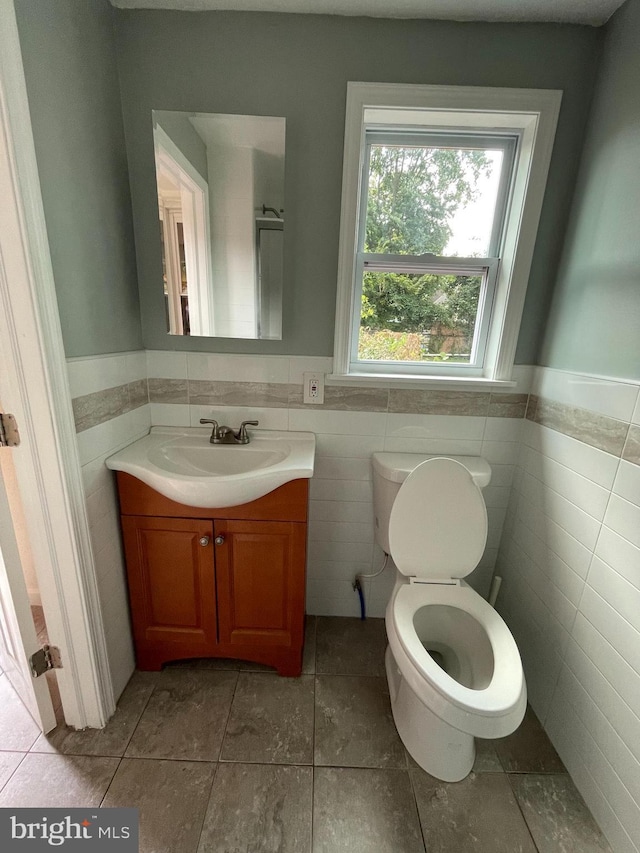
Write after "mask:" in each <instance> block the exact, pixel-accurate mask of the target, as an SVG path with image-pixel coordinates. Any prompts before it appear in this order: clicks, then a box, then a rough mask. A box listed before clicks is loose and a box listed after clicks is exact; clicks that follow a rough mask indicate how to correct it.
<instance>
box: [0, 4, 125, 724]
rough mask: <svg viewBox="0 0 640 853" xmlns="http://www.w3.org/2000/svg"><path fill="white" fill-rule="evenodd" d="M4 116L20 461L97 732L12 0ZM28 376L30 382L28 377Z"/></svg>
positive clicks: (78, 690) (94, 615) (53, 305)
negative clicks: (21, 269)
mask: <svg viewBox="0 0 640 853" xmlns="http://www.w3.org/2000/svg"><path fill="white" fill-rule="evenodd" d="M0 26H1V28H2V33H3V42H2V50H1V51H0V99H1V104H0V108H1V109H2V119H3V124H4V126H5V128H6V133H7V145H8V149H9V151H10V152H11V153H12V167H13V174H14V188H13V189H14V195H15V203H16V206H17V207H18V209H20V210H21V211H22V221H21V223H20V230H21V235H20V236H21V246H19V247H17V250H19V251H22V252H23V253H24V256H25V258H26V261H27V264H28V265H29V267H30V276H29V287H28V292H25V291H24V290H22V291H21V292H18V293H16V292H15V288H13V289H12V288H10V287H9V283H8V281H7V280H6V279H5V278H4V277H0V296H1V298H2V301H3V305H4V309H5V316H6V322H7V327H8V329H9V338H10V340H9V341H8V346H7V351H8V353H9V355H10V357H11V358H12V359H13V364H10V370H9V373H10V382H12V390H13V391H14V392H15V393H13V394H12V399H11V400H10V401H5V404H6V405H11V407H12V409H13V410H14V412H15V413H16V415H17V416H19V417H20V421H21V423H20V427H21V430H22V434H23V437H24V441H23V446H22V448H21V451H22V452H21V453H20V454H17V453H16V456H15V463H16V471H17V475H18V481H19V485H20V489H21V494H22V499H23V502H24V505H25V517H26V521H27V527H28V529H29V536H30V543H31V547H32V549H33V551H34V556H35V558H36V565H37V574H38V583H39V586H40V591H41V593H42V598H43V602H44V608H45V617H46V620H47V627H48V630H49V635H50V640H51V642H52V643H53V644H55V645H58V646H59V647H60V649H61V652H62V656H63V663H64V669H63V670H60V672H59V678H58V681H59V684H60V693H61V698H62V702H63V707H64V713H65V718H66V721H67V723H68V724H69V725H71V726H74V727H76V728H84V727H86V726H90V727H95V728H100V727H102V726H103V725H104V724H105V723H106V721H107V720H108V718H109V717H110V716H111V714H112V713H113V711H114V710H115V701H114V695H113V689H112V683H111V675H110V672H109V667H108V660H107V651H106V644H105V636H104V628H103V624H102V616H101V612H100V606H99V598H98V588H97V581H96V576H95V568H94V561H93V555H92V551H91V544H90V540H89V528H88V523H87V515H86V504H85V496H84V489H83V484H82V477H81V471H80V464H79V460H78V451H77V444H76V436H75V428H74V423H73V413H72V409H71V399H70V394H69V386H68V379H67V368H66V362H65V357H64V349H63V343H62V333H61V328H60V318H59V314H58V305H57V300H56V293H55V283H54V278H53V270H52V267H51V257H50V252H49V245H48V238H47V231H46V225H45V219H44V210H43V206H42V196H41V191H40V182H39V177H38V169H37V162H36V155H35V148H34V142H33V135H32V130H31V119H30V115H29V105H28V99H27V90H26V83H25V79H24V71H23V66H22V56H21V51H20V42H19V36H18V29H17V23H16V18H15V10H14V6H13V2H12V0H0ZM27 377H28V378H27Z"/></svg>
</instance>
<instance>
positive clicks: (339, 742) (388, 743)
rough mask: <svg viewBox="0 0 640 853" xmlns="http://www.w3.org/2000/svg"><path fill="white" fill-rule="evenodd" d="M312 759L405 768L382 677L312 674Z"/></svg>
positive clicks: (403, 752) (367, 765)
mask: <svg viewBox="0 0 640 853" xmlns="http://www.w3.org/2000/svg"><path fill="white" fill-rule="evenodd" d="M314 763H315V764H320V765H332V766H334V767H396V768H406V766H407V759H406V754H405V749H404V745H403V743H402V741H401V740H400V737H399V735H398V732H397V730H396V727H395V724H394V722H393V715H392V713H391V702H390V701H389V689H388V687H387V679H386V678H379V677H371V676H353V675H318V676H316V714H315V750H314Z"/></svg>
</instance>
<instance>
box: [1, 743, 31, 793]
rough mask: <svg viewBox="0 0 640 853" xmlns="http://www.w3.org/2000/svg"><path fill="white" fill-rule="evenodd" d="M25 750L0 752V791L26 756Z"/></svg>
mask: <svg viewBox="0 0 640 853" xmlns="http://www.w3.org/2000/svg"><path fill="white" fill-rule="evenodd" d="M24 755H25V754H24V752H0V791H1V790H2V788H3V787H4V786H5V784H6V783H7V782H8V781H9V779H10V778H11V774H12V773H13V772H14V770H15V769H16V767H17V766H18V765H19V764H20V762H21V761H22V759H23V758H24Z"/></svg>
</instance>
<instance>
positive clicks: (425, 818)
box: [0, 617, 609, 853]
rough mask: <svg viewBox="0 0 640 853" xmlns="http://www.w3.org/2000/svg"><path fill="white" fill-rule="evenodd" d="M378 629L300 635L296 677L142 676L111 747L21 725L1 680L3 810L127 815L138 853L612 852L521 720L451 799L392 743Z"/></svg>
mask: <svg viewBox="0 0 640 853" xmlns="http://www.w3.org/2000/svg"><path fill="white" fill-rule="evenodd" d="M384 648H385V634H384V622H383V620H380V619H371V620H367V621H366V622H360V621H359V620H356V619H345V618H333V617H318V618H317V619H315V618H313V617H312V618H310V619H309V624H308V629H307V643H306V648H305V662H304V674H303V675H302V676H301V677H300V678H299V679H282V678H280V677H279V676H277V675H275V674H274V673H272V672H271V671H269V670H267V669H266V668H265V667H260V666H255V665H251V664H246V663H240V662H235V661H232V662H229V661H199V662H191V663H190V664H184V663H183V664H179V665H175V666H172V667H167V668H166V669H165V670H164V671H163V672H162V673H136V674H135V675H134V676H133V678H132V679H131V681H130V683H129V685H128V687H127V689H126V690H125V692H124V694H123V696H122V698H121V700H120V702H119V704H118V710H117V712H116V714H115V716H114V717H113V719H112V720H111V721H110V723H109V725H108V726H107V728H106V729H104V730H103V731H86V732H74V731H71V730H68V729H65V728H64V727H59V728H58V729H56V730H55V731H54V732H53V733H52V734H51V735H49V736H48V737H44V736H42V735H39V734H38V732H37V730H36V728H35V725H34V724H33V723H32V722H31V724H30V725H29V720H26V719H25V718H24V714H25V713H26V712H24V710H23V709H21V706H19V704H17V703H16V702H15V701H14V700H13V698H12V696H11V690H10V688H9V687H8V685H7V684H6V683H3V681H5V682H6V676H0V709H1V710H0V807H4V806H35V805H38V806H89V807H98V806H103V807H112V806H137V807H138V808H139V809H140V815H141V843H140V850H141V851H142V853H309V851H313V853H339V851H349V853H425V851H427V853H436V851H440V853H467V851H477V853H517V851H521V853H536V851H538V852H539V853H556V852H557V851H559V852H560V853H594V851H606V850H608V849H609V848H608V846H607V844H606V841H605V840H604V838H603V837H602V835H601V834H600V832H599V830H598V828H597V826H596V824H595V823H594V821H593V819H592V818H591V816H590V814H589V812H588V810H587V808H586V806H585V804H584V802H583V801H582V799H581V797H580V795H579V794H578V792H577V791H576V789H575V787H574V786H573V784H572V782H571V779H570V778H569V776H568V775H567V773H566V771H565V769H564V767H563V765H562V763H561V761H560V759H559V758H558V756H557V754H556V753H555V751H554V749H553V747H552V746H551V744H550V742H549V741H548V739H547V737H546V735H545V734H544V732H543V731H542V729H541V727H540V724H539V723H538V721H537V720H536V718H535V716H534V715H533V713H531V712H529V713H528V714H527V717H526V718H525V721H524V722H523V724H522V726H521V728H520V729H519V730H518V732H516V733H515V734H514V735H512V736H511V737H508V738H505V739H503V740H501V741H493V742H491V741H483V742H480V743H479V749H478V757H477V760H476V765H475V768H474V772H473V773H472V774H471V775H470V776H469V777H468V778H467V779H465V780H464V781H463V782H458V783H456V784H446V783H443V782H439V781H438V780H436V779H434V778H432V777H431V776H429V775H428V774H426V773H424V771H422V770H421V769H420V768H419V767H417V765H415V763H414V762H413V761H412V759H411V758H409V757H408V756H407V754H406V752H405V750H404V747H403V745H402V743H401V742H400V740H399V738H398V735H397V734H396V731H395V728H394V725H393V720H392V717H391V709H390V705H389V697H388V692H387V684H386V679H385V677H384V662H383V653H384Z"/></svg>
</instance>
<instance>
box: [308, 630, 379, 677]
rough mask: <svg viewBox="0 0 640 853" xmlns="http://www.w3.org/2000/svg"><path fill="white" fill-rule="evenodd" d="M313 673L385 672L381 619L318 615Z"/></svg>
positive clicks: (366, 673) (368, 673) (351, 673)
mask: <svg viewBox="0 0 640 853" xmlns="http://www.w3.org/2000/svg"><path fill="white" fill-rule="evenodd" d="M317 622H318V626H317V629H316V672H317V673H318V674H323V675H380V676H384V675H385V668H384V651H385V649H386V646H387V635H386V632H385V627H384V619H364V620H362V619H349V618H347V617H341V616H318V617H317Z"/></svg>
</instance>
